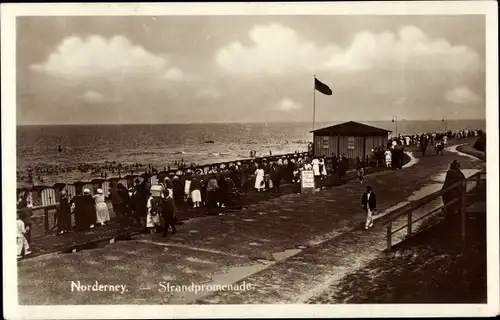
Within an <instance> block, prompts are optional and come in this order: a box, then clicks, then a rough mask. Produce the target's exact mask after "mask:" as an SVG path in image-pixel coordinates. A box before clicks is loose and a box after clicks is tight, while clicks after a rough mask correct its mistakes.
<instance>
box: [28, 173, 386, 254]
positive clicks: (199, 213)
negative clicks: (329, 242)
mask: <svg viewBox="0 0 500 320" xmlns="http://www.w3.org/2000/svg"><path fill="white" fill-rule="evenodd" d="M381 170H384V168H368V169H367V170H366V171H367V174H370V173H371V172H378V171H381ZM355 177H356V173H355V172H354V171H351V172H349V173H348V174H347V176H346V179H347V180H350V179H354V178H355ZM333 179H334V177H331V176H330V177H329V178H328V179H327V180H325V181H321V185H320V187H321V186H324V185H328V184H330V183H332V182H333V181H332V180H333ZM293 193H295V192H294V187H293V186H292V185H291V184H284V185H283V186H282V187H281V190H280V192H274V191H268V192H260V193H258V192H255V191H250V192H246V193H244V194H243V195H242V198H241V202H240V203H239V205H238V207H236V208H235V207H233V208H226V209H223V208H214V209H210V208H206V207H201V208H192V207H191V206H187V205H184V204H180V205H178V209H177V210H178V211H177V217H178V218H179V220H181V221H186V220H189V219H193V218H197V219H199V218H209V217H210V216H213V215H219V214H225V213H231V212H235V211H240V209H241V208H247V207H248V206H251V205H253V204H257V203H261V202H266V201H270V200H273V199H278V198H281V197H282V196H284V195H287V194H293ZM108 209H109V211H110V216H111V218H112V219H113V218H115V214H114V212H113V207H112V206H111V204H109V203H108ZM39 212H42V213H43V211H42V210H40V211H39ZM52 216H53V212H52V214H51V217H50V223H51V225H52V224H53V223H54V221H53V220H54V219H53V217H52ZM34 219H35V223H34V230H33V232H32V238H33V241H32V244H31V247H32V251H33V254H32V255H30V256H27V257H25V258H32V257H36V256H39V255H43V254H47V253H52V252H65V251H68V250H71V249H72V248H76V247H79V246H81V245H83V244H87V243H93V242H96V241H101V240H109V239H112V238H114V237H115V236H117V235H119V234H124V233H138V232H145V228H141V227H137V226H133V225H130V226H126V225H120V224H118V223H117V222H115V221H111V222H110V223H108V224H107V225H106V226H104V227H96V228H95V229H92V230H89V231H85V232H70V233H67V234H64V235H57V234H55V230H53V231H52V232H51V234H49V235H45V236H37V235H41V234H44V230H43V226H44V224H43V214H42V215H39V216H34ZM72 219H73V223H72V224H73V225H74V216H72Z"/></svg>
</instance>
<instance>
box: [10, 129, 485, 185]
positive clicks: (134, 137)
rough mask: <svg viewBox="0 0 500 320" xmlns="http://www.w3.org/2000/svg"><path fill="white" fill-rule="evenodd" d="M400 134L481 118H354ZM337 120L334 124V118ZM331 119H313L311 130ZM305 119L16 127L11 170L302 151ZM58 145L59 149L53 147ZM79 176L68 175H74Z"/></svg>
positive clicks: (218, 159) (308, 136)
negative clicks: (378, 119) (48, 165)
mask: <svg viewBox="0 0 500 320" xmlns="http://www.w3.org/2000/svg"><path fill="white" fill-rule="evenodd" d="M359 122H361V123H365V124H368V125H372V126H375V127H379V128H385V129H388V130H392V131H393V132H394V133H395V132H396V124H397V132H398V133H400V134H415V133H423V132H444V131H445V129H446V130H459V129H464V128H474V129H483V130H485V129H486V120H447V121H441V120H430V121H410V120H402V121H401V120H400V121H398V122H397V123H396V122H391V121H368V122H367V121H359ZM337 123H339V122H337ZM333 124H336V122H329V123H324V122H317V123H316V124H315V128H316V129H318V128H321V127H327V126H330V125H333ZM311 130H312V124H311V123H310V122H309V123H297V122H296V123H207V124H199V123H196V124H130V125H129V124H127V125H43V126H34V125H29V126H17V170H18V171H20V172H26V170H27V169H28V168H30V167H31V168H34V167H36V166H39V165H47V164H53V165H54V164H59V165H68V164H78V163H104V162H105V161H116V162H118V163H123V164H135V163H141V164H143V165H146V166H147V165H149V164H151V165H153V166H155V167H156V168H159V169H163V167H165V166H167V165H172V166H173V164H174V162H175V161H181V160H183V161H185V162H188V163H191V162H194V163H195V164H197V165H204V164H210V163H217V162H224V161H234V160H239V159H248V158H250V151H251V150H254V151H256V156H267V155H269V154H270V152H271V153H272V154H273V155H278V154H286V153H293V152H295V151H299V152H302V151H307V146H308V142H310V141H312V134H311V133H310V131H311ZM59 146H61V149H62V150H61V151H59ZM80 178H82V177H76V176H74V177H72V179H80Z"/></svg>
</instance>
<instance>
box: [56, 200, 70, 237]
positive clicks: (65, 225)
mask: <svg viewBox="0 0 500 320" xmlns="http://www.w3.org/2000/svg"><path fill="white" fill-rule="evenodd" d="M69 230H71V207H70V205H69V199H68V194H67V193H66V190H61V195H60V198H59V205H58V206H57V232H58V234H63V233H66V232H69Z"/></svg>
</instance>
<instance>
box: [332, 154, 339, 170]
mask: <svg viewBox="0 0 500 320" xmlns="http://www.w3.org/2000/svg"><path fill="white" fill-rule="evenodd" d="M337 167H338V159H337V155H336V154H335V152H334V153H332V174H333V173H336V172H337Z"/></svg>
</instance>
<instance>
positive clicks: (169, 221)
mask: <svg viewBox="0 0 500 320" xmlns="http://www.w3.org/2000/svg"><path fill="white" fill-rule="evenodd" d="M161 212H162V216H163V221H164V228H163V237H164V238H165V237H166V236H167V234H168V229H169V228H172V234H174V233H176V232H177V229H176V228H175V222H176V216H175V206H174V199H172V197H171V196H170V194H168V193H167V194H166V197H165V200H164V201H163V205H162V210H161Z"/></svg>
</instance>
